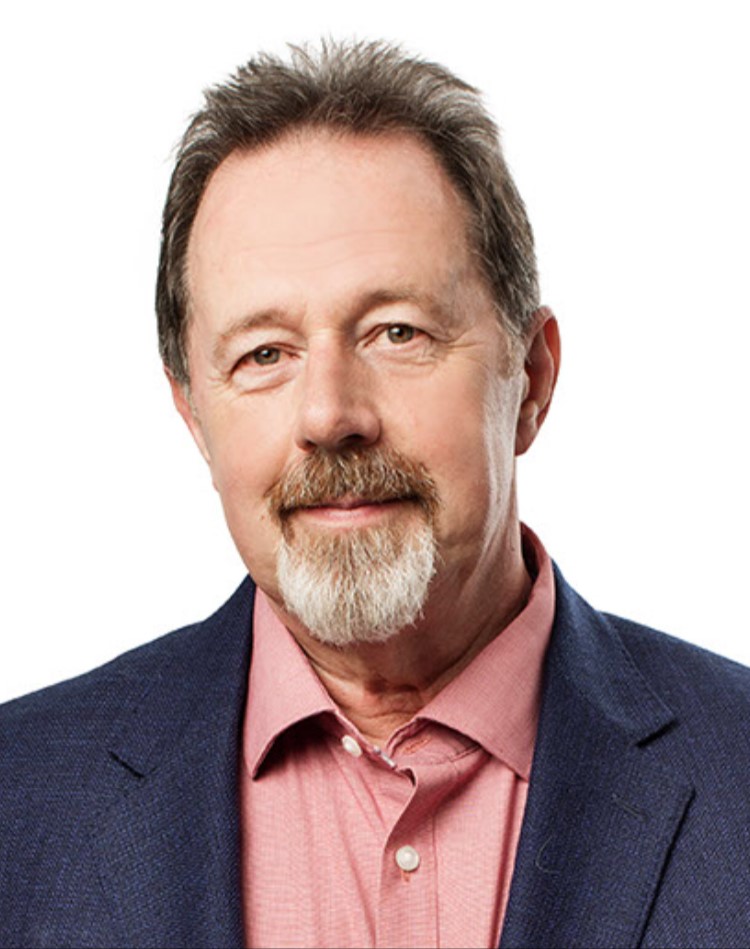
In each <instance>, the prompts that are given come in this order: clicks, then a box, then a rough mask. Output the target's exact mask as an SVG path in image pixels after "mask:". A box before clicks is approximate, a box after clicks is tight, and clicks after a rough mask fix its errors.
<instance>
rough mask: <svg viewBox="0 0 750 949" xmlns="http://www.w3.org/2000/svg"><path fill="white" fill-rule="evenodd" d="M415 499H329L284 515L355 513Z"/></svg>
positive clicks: (302, 506) (303, 506)
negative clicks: (330, 512) (362, 509)
mask: <svg viewBox="0 0 750 949" xmlns="http://www.w3.org/2000/svg"><path fill="white" fill-rule="evenodd" d="M415 500H416V499H415V498H414V497H409V496H406V497H389V498H352V497H343V498H327V499H325V500H323V501H318V502H316V503H314V504H304V505H300V506H299V507H297V508H292V509H291V510H289V511H286V512H284V513H287V514H293V513H294V511H295V510H296V511H311V510H312V511H315V510H318V509H320V508H327V509H334V510H337V511H353V510H355V509H356V508H359V507H375V506H381V505H385V504H398V503H399V502H408V501H415Z"/></svg>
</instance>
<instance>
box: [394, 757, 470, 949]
mask: <svg viewBox="0 0 750 949" xmlns="http://www.w3.org/2000/svg"><path fill="white" fill-rule="evenodd" d="M403 770H404V772H405V773H406V774H408V775H409V776H410V778H411V780H412V781H413V785H414V787H413V791H412V794H411V796H410V798H409V800H408V802H407V804H406V806H405V807H404V809H403V812H402V813H401V815H400V817H399V818H398V820H397V821H396V823H395V824H394V826H393V828H392V830H391V832H390V833H389V834H388V836H387V838H386V841H385V846H384V849H383V854H382V859H381V872H380V893H379V901H378V914H377V934H376V935H377V938H376V945H377V946H378V947H393V946H401V947H405V949H406V947H422V946H439V945H440V939H439V936H440V934H439V926H438V919H439V916H438V906H437V893H438V868H437V853H436V842H435V810H436V807H437V805H438V804H439V801H440V800H441V799H442V797H443V796H444V791H445V787H446V783H447V784H450V783H451V779H452V775H453V768H452V766H451V764H450V762H449V761H445V762H444V763H442V764H440V765H437V764H430V765H415V766H412V767H410V768H405V769H403Z"/></svg>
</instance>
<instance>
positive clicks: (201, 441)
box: [164, 366, 211, 465]
mask: <svg viewBox="0 0 750 949" xmlns="http://www.w3.org/2000/svg"><path fill="white" fill-rule="evenodd" d="M164 373H165V375H166V377H167V379H168V381H169V387H170V389H171V390H172V401H173V402H174V405H175V408H176V409H177V411H178V412H179V413H180V415H181V416H182V419H183V421H184V422H185V424H186V425H187V427H188V429H189V431H190V434H191V435H192V436H193V441H194V442H195V444H196V445H197V446H198V451H199V452H200V453H201V455H203V457H204V459H205V461H206V463H207V464H208V465H210V464H211V456H210V454H209V451H208V446H207V445H206V440H205V438H204V437H203V430H202V429H201V425H200V421H199V420H198V416H197V415H196V412H195V407H194V405H193V401H192V399H191V398H190V393H189V391H188V389H187V387H186V386H185V385H183V384H182V383H180V382H178V381H177V379H175V377H174V374H173V373H172V371H171V370H170V369H168V368H167V367H166V366H165V367H164Z"/></svg>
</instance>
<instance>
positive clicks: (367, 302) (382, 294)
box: [213, 286, 455, 363]
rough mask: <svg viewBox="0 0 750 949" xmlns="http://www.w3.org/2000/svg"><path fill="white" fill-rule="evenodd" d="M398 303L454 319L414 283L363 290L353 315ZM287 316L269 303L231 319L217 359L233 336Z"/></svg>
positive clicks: (218, 343) (278, 322)
mask: <svg viewBox="0 0 750 949" xmlns="http://www.w3.org/2000/svg"><path fill="white" fill-rule="evenodd" d="M397 303H412V304H415V305H417V306H420V307H422V308H423V309H424V310H426V311H427V312H428V313H431V314H432V315H434V316H435V317H436V318H437V319H439V320H440V321H441V322H442V323H444V324H450V323H453V322H454V321H455V313H454V312H453V310H452V308H448V307H446V305H445V303H444V302H443V301H441V300H439V299H438V298H437V297H436V296H434V295H433V294H430V293H424V292H423V291H418V290H416V289H415V288H414V287H411V286H404V287H399V288H397V289H393V290H386V289H379V290H371V291H368V292H367V293H364V294H362V295H361V296H360V297H359V298H357V299H356V301H355V303H354V306H352V307H351V316H350V319H351V321H352V322H354V321H356V320H359V319H361V318H362V317H363V316H365V315H366V314H367V313H370V312H372V311H373V310H377V309H379V308H380V307H382V306H389V305H392V304H397ZM288 318H289V312H288V311H287V310H284V309H283V308H281V307H269V308H268V309H263V310H258V311H257V312H255V313H248V314H246V315H244V316H241V317H239V319H237V320H235V321H234V322H232V323H231V324H230V325H229V326H228V327H227V328H226V329H225V330H223V331H222V332H221V333H220V334H219V337H218V339H217V340H216V343H215V344H214V346H213V358H214V362H216V363H220V362H223V360H224V358H225V356H226V351H227V349H228V347H229V345H230V344H231V343H232V341H233V340H235V339H237V337H239V336H242V335H244V334H245V333H249V332H251V331H252V330H254V329H267V328H270V327H274V326H279V325H281V324H282V323H283V322H284V321H285V320H287V319H288Z"/></svg>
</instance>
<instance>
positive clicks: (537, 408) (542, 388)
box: [516, 306, 560, 455]
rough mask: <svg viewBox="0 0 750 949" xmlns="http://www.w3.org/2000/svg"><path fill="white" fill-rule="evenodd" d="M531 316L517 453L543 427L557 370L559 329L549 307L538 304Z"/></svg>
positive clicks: (517, 430) (519, 417) (517, 434)
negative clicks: (532, 320)
mask: <svg viewBox="0 0 750 949" xmlns="http://www.w3.org/2000/svg"><path fill="white" fill-rule="evenodd" d="M534 319H535V324H534V330H533V335H532V336H531V338H530V340H529V343H528V347H527V350H526V360H525V362H524V373H525V375H526V382H525V393H524V398H523V401H522V402H521V408H520V410H519V413H518V423H517V426H516V455H522V454H523V453H524V452H525V451H528V449H529V448H530V447H531V445H532V443H533V441H534V439H535V438H536V436H537V434H538V432H539V429H540V428H541V427H542V422H544V420H545V418H546V417H547V412H548V411H549V407H550V403H551V402H552V393H553V392H554V391H555V383H556V382H557V374H558V372H559V370H560V331H559V329H558V326H557V320H556V319H555V316H554V314H553V312H552V310H550V309H549V307H546V306H543V307H540V308H539V309H538V310H537V311H536V313H535V314H534Z"/></svg>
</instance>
